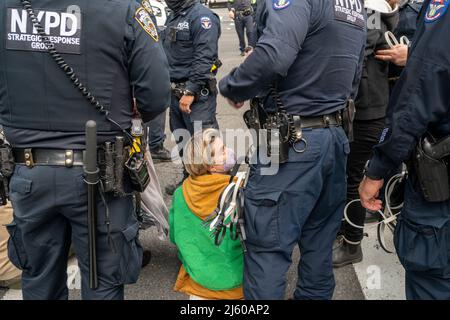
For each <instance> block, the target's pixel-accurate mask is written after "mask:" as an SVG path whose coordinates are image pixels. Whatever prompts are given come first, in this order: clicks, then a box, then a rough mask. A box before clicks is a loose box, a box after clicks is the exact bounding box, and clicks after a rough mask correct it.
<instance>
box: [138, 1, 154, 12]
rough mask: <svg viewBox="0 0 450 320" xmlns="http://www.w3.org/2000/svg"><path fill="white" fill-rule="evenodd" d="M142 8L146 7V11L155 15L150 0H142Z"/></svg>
mask: <svg viewBox="0 0 450 320" xmlns="http://www.w3.org/2000/svg"><path fill="white" fill-rule="evenodd" d="M141 4H142V6H143V7H144V9H145V10H147V12H148V13H150V14H154V13H153V8H152V5H151V4H150V1H149V0H142V3H141Z"/></svg>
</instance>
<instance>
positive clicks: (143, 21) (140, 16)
mask: <svg viewBox="0 0 450 320" xmlns="http://www.w3.org/2000/svg"><path fill="white" fill-rule="evenodd" d="M134 18H135V19H136V21H137V22H139V24H140V25H141V27H142V29H144V30H145V32H147V33H148V34H149V35H150V37H152V38H153V40H155V41H156V42H158V41H159V36H158V30H157V29H156V26H155V24H154V23H153V20H152V17H151V16H150V14H149V13H148V11H147V10H146V9H144V8H143V7H140V8H139V9H137V11H136V14H135V16H134Z"/></svg>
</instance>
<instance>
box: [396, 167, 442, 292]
mask: <svg viewBox="0 0 450 320" xmlns="http://www.w3.org/2000/svg"><path fill="white" fill-rule="evenodd" d="M394 244H395V247H396V250H397V255H398V257H399V259H400V262H401V263H402V265H403V267H404V268H405V286H406V288H405V289H406V298H407V299H408V300H435V299H439V300H450V200H448V201H446V202H438V203H431V202H427V201H426V200H425V199H424V197H423V195H422V191H421V190H420V186H419V184H418V181H417V177H416V175H415V172H414V171H412V172H411V170H410V172H409V176H408V180H407V183H406V189H405V202H404V206H403V209H402V213H401V215H400V216H399V219H398V222H397V227H396V229H395V234H394Z"/></svg>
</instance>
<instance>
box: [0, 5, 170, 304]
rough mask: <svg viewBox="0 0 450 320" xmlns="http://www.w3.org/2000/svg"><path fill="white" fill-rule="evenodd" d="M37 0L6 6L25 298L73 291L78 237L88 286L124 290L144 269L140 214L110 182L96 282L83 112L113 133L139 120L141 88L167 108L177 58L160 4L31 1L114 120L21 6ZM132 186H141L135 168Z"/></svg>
mask: <svg viewBox="0 0 450 320" xmlns="http://www.w3.org/2000/svg"><path fill="white" fill-rule="evenodd" d="M29 4H30V2H28V1H19V0H6V1H2V4H1V5H0V6H1V11H2V12H4V13H5V14H2V15H0V24H1V25H2V26H6V28H2V31H1V33H0V42H1V44H0V57H1V59H0V72H1V74H2V75H3V76H2V78H1V79H0V122H1V124H2V125H3V128H4V131H5V134H6V137H7V139H8V140H9V142H10V143H11V145H12V147H13V153H14V157H15V161H16V166H15V171H14V174H13V176H12V178H11V181H10V198H11V201H12V204H13V207H14V222H13V223H12V224H10V225H8V226H7V228H8V231H9V232H10V234H11V241H10V244H9V255H10V258H11V260H12V261H13V263H14V264H15V265H16V266H18V267H20V269H22V270H23V279H22V288H23V297H24V299H67V298H68V289H67V286H66V282H67V273H66V269H67V256H68V252H69V247H70V245H71V242H72V243H73V245H74V247H75V252H76V256H77V259H78V265H79V267H80V270H81V286H82V288H81V295H82V298H83V299H123V297H124V284H128V283H134V282H136V281H137V279H138V275H139V271H140V267H141V262H142V248H141V246H140V244H139V240H138V222H137V220H136V217H135V216H134V214H133V203H132V197H131V196H128V195H127V196H123V197H115V196H114V195H113V194H112V193H107V194H106V195H105V197H106V199H105V201H104V202H103V201H100V199H99V200H98V205H97V207H98V212H99V215H98V223H97V233H98V235H97V236H98V237H97V250H98V257H97V264H98V279H99V285H98V288H97V289H90V286H89V279H88V273H89V255H88V252H89V250H88V227H87V187H86V183H85V182H84V178H83V149H84V148H85V137H84V130H85V123H86V122H87V121H88V120H95V121H96V123H97V128H98V141H99V144H103V143H104V142H107V141H108V142H114V141H115V137H116V136H118V135H123V133H122V132H123V131H121V129H125V130H128V129H129V128H130V126H131V117H132V105H133V99H132V98H133V96H134V97H135V98H136V100H137V105H138V109H139V111H140V113H141V114H142V116H143V120H144V121H149V120H151V119H152V118H154V117H155V116H157V115H158V114H160V113H161V112H163V111H164V110H165V109H166V108H167V106H168V105H169V98H170V82H169V74H168V65H167V60H166V58H165V55H164V51H163V49H162V47H161V45H160V43H159V37H158V33H157V30H156V27H155V25H154V22H153V20H152V14H151V12H150V11H147V10H146V9H145V8H143V7H141V5H140V4H139V3H138V2H135V1H132V0H130V1H116V2H111V1H106V0H98V1H94V2H89V4H88V2H86V1H78V0H59V1H43V0H34V1H33V2H32V6H33V7H34V8H38V9H39V14H38V15H39V16H41V17H42V19H40V21H41V25H42V27H43V29H44V32H46V33H47V34H50V35H51V36H50V38H49V39H50V41H52V42H53V43H54V45H55V49H56V50H57V51H58V52H59V53H60V54H61V57H62V58H63V59H64V60H65V61H66V62H67V64H68V65H69V66H70V67H71V68H73V70H74V71H75V73H76V74H77V75H78V79H79V81H80V82H81V83H85V84H87V85H88V90H90V93H91V96H93V97H95V98H96V99H97V100H98V101H99V102H100V103H101V104H103V105H104V106H105V108H106V109H107V110H109V118H110V119H112V120H113V121H115V122H116V124H112V123H111V121H108V120H107V119H106V117H105V115H103V114H100V113H99V112H98V110H97V109H96V108H94V107H93V106H92V104H91V103H89V102H88V101H87V100H86V99H85V97H84V96H83V95H82V94H81V93H80V92H79V90H78V89H77V88H75V87H74V85H73V83H72V82H71V80H70V79H69V77H68V75H66V74H65V73H64V72H63V71H62V70H61V69H60V68H59V66H58V65H57V64H56V63H55V61H54V60H53V59H52V57H51V56H50V54H49V53H48V52H47V50H46V48H45V46H43V43H42V42H41V40H42V38H43V37H42V34H36V33H35V32H33V24H32V22H31V19H30V18H29V17H28V15H27V13H28V11H27V10H23V9H22V8H25V7H27V8H28V5H29ZM58 59H59V58H58ZM24 84H26V86H25V85H24ZM119 127H120V128H119ZM124 189H125V191H126V192H130V191H131V187H130V182H129V181H128V180H127V179H125V182H124ZM105 205H106V206H105ZM106 207H107V208H108V209H109V211H106ZM104 213H105V214H104ZM106 213H107V214H106ZM107 222H108V224H109V228H108V225H107Z"/></svg>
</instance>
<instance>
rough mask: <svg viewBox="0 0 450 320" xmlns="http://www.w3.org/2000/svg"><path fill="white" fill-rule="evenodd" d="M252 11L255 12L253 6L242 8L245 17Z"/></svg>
mask: <svg viewBox="0 0 450 320" xmlns="http://www.w3.org/2000/svg"><path fill="white" fill-rule="evenodd" d="M252 13H253V8H246V9H244V10H242V15H243V16H244V17H248V16H249V15H251V14H252Z"/></svg>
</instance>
